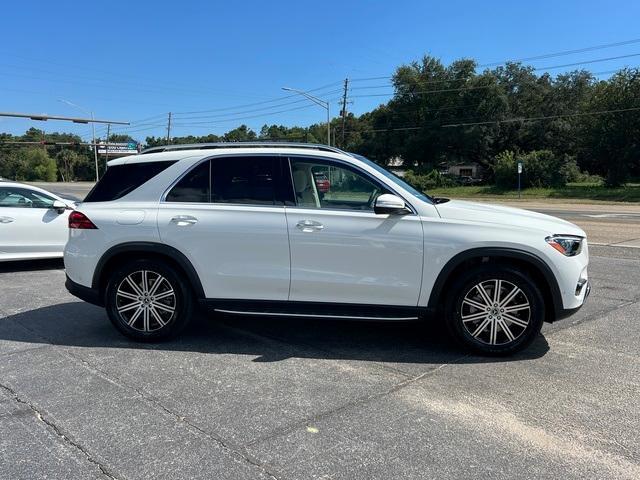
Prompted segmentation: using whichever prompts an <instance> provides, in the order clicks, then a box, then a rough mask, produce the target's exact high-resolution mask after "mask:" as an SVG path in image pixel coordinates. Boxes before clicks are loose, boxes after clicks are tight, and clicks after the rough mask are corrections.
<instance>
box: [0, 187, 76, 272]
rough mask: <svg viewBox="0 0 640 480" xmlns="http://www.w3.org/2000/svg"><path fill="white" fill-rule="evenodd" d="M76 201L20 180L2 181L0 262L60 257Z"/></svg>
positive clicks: (0, 198) (0, 196) (0, 197)
mask: <svg viewBox="0 0 640 480" xmlns="http://www.w3.org/2000/svg"><path fill="white" fill-rule="evenodd" d="M75 207H76V203H75V202H73V201H71V200H69V199H64V198H62V197H60V196H59V195H56V194H54V193H51V192H48V191H46V190H43V189H42V188H38V187H33V186H31V185H26V184H23V183H17V182H8V181H2V182H0V262H2V261H7V260H30V259H38V258H60V257H62V253H63V250H64V245H65V243H67V238H68V237H69V233H68V219H67V217H68V216H69V212H71V211H72V210H73V209H74V208H75Z"/></svg>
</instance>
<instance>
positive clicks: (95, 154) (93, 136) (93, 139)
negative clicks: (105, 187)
mask: <svg viewBox="0 0 640 480" xmlns="http://www.w3.org/2000/svg"><path fill="white" fill-rule="evenodd" d="M59 100H60V101H61V102H62V103H66V104H67V105H71V106H72V107H76V108H77V109H78V110H81V111H83V112H84V113H88V114H90V115H91V120H95V118H93V112H90V111H88V110H85V109H84V108H82V107H81V106H80V105H76V104H75V103H73V102H70V101H69V100H64V99H62V98H60V99H59ZM91 143H92V144H93V160H94V161H95V164H96V182H97V181H98V180H99V178H98V177H99V175H98V146H97V145H96V124H95V123H94V122H91Z"/></svg>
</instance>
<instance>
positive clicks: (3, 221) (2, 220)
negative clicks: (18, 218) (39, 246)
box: [0, 217, 15, 223]
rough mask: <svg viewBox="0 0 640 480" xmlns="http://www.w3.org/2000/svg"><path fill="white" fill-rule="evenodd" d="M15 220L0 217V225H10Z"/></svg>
mask: <svg viewBox="0 0 640 480" xmlns="http://www.w3.org/2000/svg"><path fill="white" fill-rule="evenodd" d="M14 220H15V218H11V217H0V223H11V222H13V221H14Z"/></svg>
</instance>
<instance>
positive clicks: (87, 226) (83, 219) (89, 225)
mask: <svg viewBox="0 0 640 480" xmlns="http://www.w3.org/2000/svg"><path fill="white" fill-rule="evenodd" d="M69 228H79V229H83V230H96V229H97V228H98V227H96V226H95V225H94V224H93V222H92V221H91V220H89V217H87V216H86V215H85V214H84V213H82V212H77V211H75V210H74V211H73V212H71V213H70V214H69Z"/></svg>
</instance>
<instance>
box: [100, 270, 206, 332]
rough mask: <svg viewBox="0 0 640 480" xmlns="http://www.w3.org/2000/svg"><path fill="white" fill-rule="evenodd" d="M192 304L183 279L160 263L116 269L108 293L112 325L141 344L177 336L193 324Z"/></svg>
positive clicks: (108, 306)
mask: <svg viewBox="0 0 640 480" xmlns="http://www.w3.org/2000/svg"><path fill="white" fill-rule="evenodd" d="M193 303H194V302H193V295H192V293H191V291H190V288H189V285H188V283H187V282H186V281H185V280H184V278H183V277H182V275H180V273H179V272H177V271H176V270H175V269H173V268H172V267H171V266H170V265H167V264H166V263H164V262H162V261H159V260H137V261H134V262H131V263H128V264H127V265H124V266H122V267H120V268H117V269H116V270H115V271H114V272H113V274H112V275H111V277H110V278H109V282H108V285H107V289H106V293H105V306H106V309H107V314H108V315H109V319H110V320H111V322H112V323H113V324H114V325H115V327H116V328H117V329H118V330H119V331H120V332H122V333H123V334H124V335H126V336H127V337H129V338H132V339H134V340H136V341H142V342H155V341H160V340H166V339H169V338H173V337H175V336H177V335H178V334H179V333H180V332H181V331H182V330H183V329H184V328H185V327H186V326H187V324H188V323H189V321H190V320H191V317H192V314H193Z"/></svg>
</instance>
